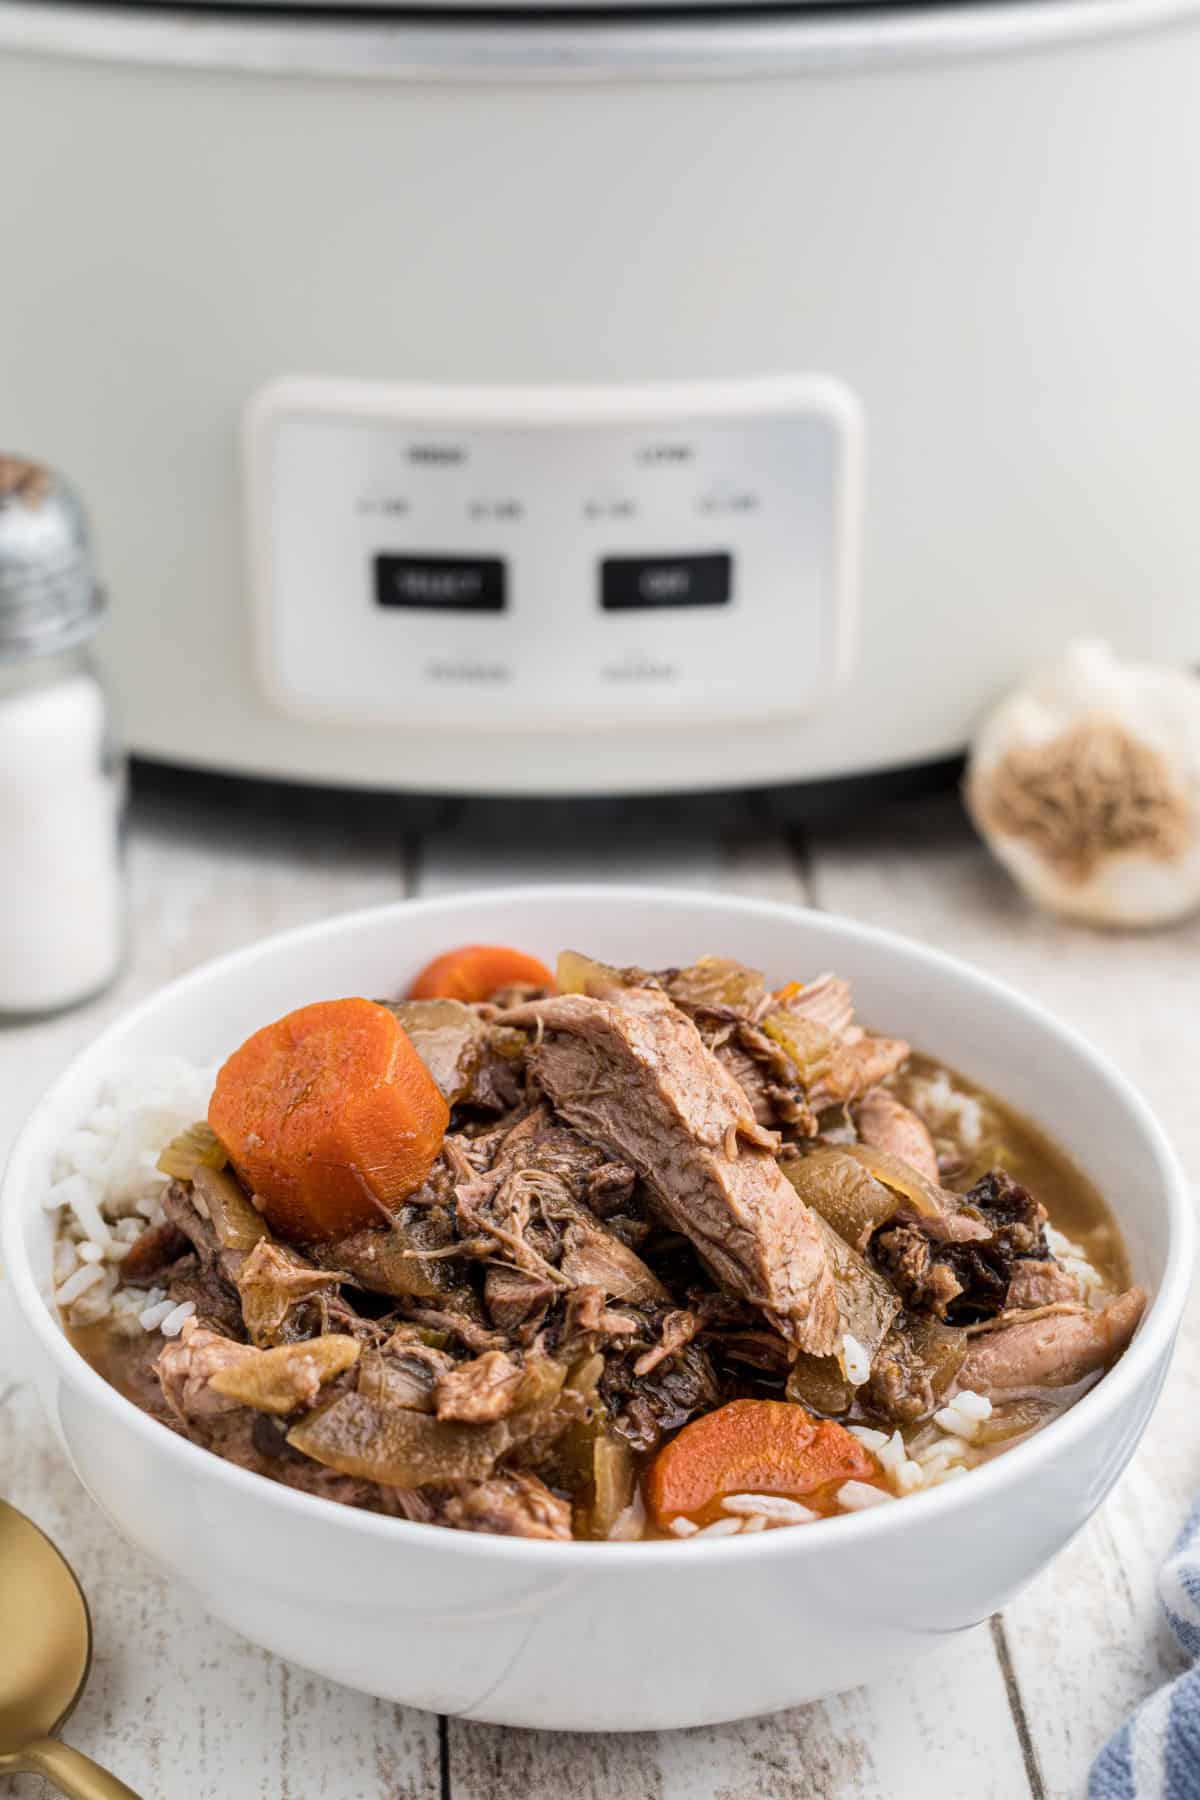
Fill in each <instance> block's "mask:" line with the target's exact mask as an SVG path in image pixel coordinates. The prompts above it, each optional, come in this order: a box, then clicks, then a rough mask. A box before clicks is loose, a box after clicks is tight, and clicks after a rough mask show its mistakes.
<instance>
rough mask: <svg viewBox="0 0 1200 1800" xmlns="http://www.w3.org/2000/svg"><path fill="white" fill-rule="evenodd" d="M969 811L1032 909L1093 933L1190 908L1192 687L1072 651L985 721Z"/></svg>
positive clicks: (974, 755)
mask: <svg viewBox="0 0 1200 1800" xmlns="http://www.w3.org/2000/svg"><path fill="white" fill-rule="evenodd" d="M966 798H967V804H968V806H969V808H970V811H971V815H972V817H973V818H974V820H975V823H976V825H977V826H978V827H979V830H980V832H981V833H982V835H983V837H984V838H985V839H986V841H987V843H988V844H989V845H990V847H991V849H992V850H993V851H994V852H995V853H996V855H997V856H998V857H999V858H1000V860H1001V861H1002V862H1003V863H1004V864H1005V865H1006V866H1007V868H1008V869H1009V870H1010V871H1011V873H1012V874H1013V875H1014V876H1015V878H1016V880H1017V881H1018V882H1019V883H1020V885H1021V886H1022V887H1023V888H1024V889H1025V890H1026V891H1027V892H1028V893H1029V894H1030V895H1031V896H1032V897H1033V898H1034V899H1035V900H1037V901H1038V902H1040V904H1041V905H1043V906H1046V907H1048V908H1050V909H1051V910H1052V911H1054V912H1059V913H1064V914H1066V915H1067V916H1068V917H1070V918H1075V919H1085V920H1087V921H1088V922H1089V923H1090V924H1093V925H1163V924H1166V923H1168V922H1169V921H1170V920H1172V919H1179V918H1182V917H1183V916H1184V915H1185V914H1186V913H1189V912H1193V911H1195V910H1196V909H1197V908H1200V680H1197V679H1196V678H1195V677H1194V676H1192V675H1190V674H1186V673H1184V672H1182V671H1180V670H1178V669H1166V668H1155V667H1153V666H1152V665H1151V664H1148V663H1126V662H1121V661H1118V659H1117V657H1116V656H1114V654H1113V652H1112V650H1111V649H1110V648H1109V647H1108V645H1107V644H1101V643H1091V642H1084V643H1078V644H1073V645H1072V646H1071V647H1070V648H1069V649H1068V650H1067V652H1066V653H1065V655H1063V656H1062V657H1061V658H1060V659H1059V660H1057V661H1055V662H1052V663H1049V664H1047V665H1044V666H1043V667H1042V668H1040V669H1038V670H1037V671H1036V672H1035V673H1034V674H1033V676H1032V677H1031V678H1030V679H1029V680H1028V681H1027V683H1026V684H1025V686H1023V687H1021V688H1018V689H1017V690H1016V692H1014V693H1012V694H1010V695H1009V696H1008V698H1007V699H1005V700H1002V701H1001V703H1000V705H999V706H997V707H996V709H995V711H994V712H992V713H991V714H990V715H989V717H988V718H987V719H986V720H985V721H984V723H983V725H982V727H981V728H980V730H979V732H978V733H977V735H976V738H975V742H974V744H973V745H972V748H971V755H970V759H969V763H968V768H967V780H966Z"/></svg>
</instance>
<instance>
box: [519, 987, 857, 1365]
mask: <svg viewBox="0 0 1200 1800" xmlns="http://www.w3.org/2000/svg"><path fill="white" fill-rule="evenodd" d="M508 1017H509V1020H510V1021H511V1022H512V1023H515V1024H522V1025H525V1026H526V1027H529V1028H534V1029H537V1030H539V1031H540V1032H542V1033H543V1034H544V1035H543V1037H542V1039H541V1041H540V1042H539V1043H536V1044H535V1045H533V1046H532V1047H531V1049H530V1053H529V1061H530V1065H531V1068H532V1070H533V1073H534V1075H535V1076H536V1078H537V1080H538V1082H539V1083H540V1085H541V1086H542V1087H543V1088H544V1089H545V1091H546V1092H547V1093H548V1094H549V1095H550V1098H551V1099H552V1101H553V1102H554V1105H555V1107H556V1109H557V1110H558V1111H559V1112H560V1113H561V1114H562V1116H563V1117H564V1118H565V1119H567V1120H568V1122H569V1123H571V1124H572V1125H574V1126H575V1127H576V1129H577V1130H578V1131H580V1132H582V1133H583V1135H584V1136H586V1137H589V1138H592V1139H593V1140H594V1141H595V1142H597V1143H598V1144H600V1145H602V1146H603V1148H604V1149H605V1150H606V1151H607V1152H608V1154H609V1155H611V1156H614V1157H617V1158H619V1159H621V1160H622V1161H624V1162H627V1163H629V1164H630V1165H631V1166H632V1167H633V1168H635V1169H637V1171H638V1174H639V1175H640V1176H641V1178H642V1180H643V1181H645V1182H646V1184H647V1185H648V1186H649V1187H650V1188H651V1190H652V1191H653V1193H654V1195H655V1197H656V1199H657V1201H658V1203H659V1205H660V1206H661V1207H662V1209H663V1211H664V1212H665V1213H666V1214H667V1215H668V1216H669V1217H670V1219H671V1221H672V1223H673V1224H675V1225H676V1226H677V1227H678V1228H679V1230H680V1231H682V1232H683V1233H684V1234H685V1236H687V1237H688V1238H689V1239H690V1240H691V1242H692V1243H693V1244H694V1245H695V1247H696V1249H697V1251H698V1252H699V1254H700V1256H701V1257H702V1258H703V1259H704V1261H705V1262H706V1263H708V1265H709V1266H710V1267H711V1268H712V1270H713V1272H714V1274H715V1275H716V1277H717V1279H718V1280H720V1281H724V1282H726V1283H728V1285H729V1286H731V1287H733V1288H734V1289H735V1290H736V1291H737V1292H739V1293H741V1294H744V1295H745V1296H746V1297H747V1298H748V1299H750V1300H752V1301H753V1302H754V1303H755V1304H756V1305H758V1306H760V1307H762V1308H763V1310H764V1311H766V1312H767V1313H768V1315H769V1316H770V1317H771V1318H772V1319H773V1320H775V1321H777V1322H778V1324H779V1326H780V1329H781V1330H783V1331H784V1332H785V1334H786V1335H787V1336H789V1337H790V1338H791V1339H792V1340H793V1342H795V1343H796V1344H797V1346H798V1347H800V1348H802V1349H807V1350H811V1351H813V1352H814V1353H816V1354H826V1353H827V1352H829V1351H830V1350H831V1349H832V1347H833V1341H834V1336H835V1333H836V1328H837V1318H838V1314H837V1302H836V1297H835V1294H834V1287H833V1277H832V1274H831V1272H830V1269H829V1264H828V1261H827V1259H826V1256H825V1251H824V1247H823V1245H822V1242H821V1239H820V1237H819V1235H818V1232H817V1229H816V1227H815V1225H814V1224H813V1221H812V1218H811V1216H810V1214H809V1213H808V1210H807V1208H806V1207H805V1206H804V1205H803V1204H802V1203H801V1202H800V1201H799V1199H798V1198H797V1195H796V1193H795V1191H794V1190H793V1188H792V1187H791V1185H790V1183H789V1182H788V1181H787V1180H786V1179H785V1177H784V1176H783V1175H782V1174H781V1173H780V1170H779V1166H778V1164H777V1163H776V1161H775V1158H774V1156H773V1155H772V1154H771V1151H772V1150H773V1149H774V1147H775V1141H774V1140H773V1139H768V1138H766V1137H765V1134H764V1133H763V1132H762V1129H761V1127H759V1126H758V1125H757V1124H756V1122H755V1121H754V1119H753V1118H752V1117H750V1116H749V1112H748V1107H747V1102H746V1097H745V1095H744V1093H743V1092H742V1090H741V1089H740V1088H739V1087H738V1086H737V1084H736V1082H735V1081H734V1080H733V1079H732V1077H731V1076H730V1075H729V1074H728V1073H727V1072H726V1070H724V1069H723V1068H722V1067H721V1065H720V1063H719V1062H718V1061H717V1060H716V1058H715V1057H714V1056H713V1055H712V1053H711V1052H710V1051H709V1050H707V1049H706V1047H705V1045H704V1044H703V1042H702V1041H701V1038H700V1035H699V1033H698V1032H697V1030H696V1028H695V1026H694V1025H693V1024H692V1022H691V1020H690V1019H688V1018H687V1017H686V1016H685V1015H684V1014H683V1013H682V1012H680V1011H679V1009H678V1008H677V1007H675V1006H673V1005H672V1004H671V1002H670V1001H669V1000H667V999H666V998H665V996H664V995H662V994H660V993H655V992H653V991H651V990H646V989H627V990H621V991H618V992H614V993H612V994H610V995H609V997H608V998H607V999H605V1000H594V999H591V998H589V997H587V996H585V995H580V994H571V995H564V996H560V997H559V998H557V999H553V1000H545V1001H539V1002H537V1003H536V1004H535V1005H533V1006H530V1007H525V1008H521V1009H519V1010H518V1011H517V1012H516V1013H510V1014H509V1015H508Z"/></svg>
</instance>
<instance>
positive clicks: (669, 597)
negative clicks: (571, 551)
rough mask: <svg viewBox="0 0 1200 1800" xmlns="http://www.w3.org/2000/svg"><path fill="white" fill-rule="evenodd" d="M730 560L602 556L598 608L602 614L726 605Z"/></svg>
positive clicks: (718, 555)
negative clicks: (659, 608)
mask: <svg viewBox="0 0 1200 1800" xmlns="http://www.w3.org/2000/svg"><path fill="white" fill-rule="evenodd" d="M732 593H733V558H732V556H729V555H727V554H726V552H725V551H723V550H722V551H716V552H713V553H712V554H710V555H706V556H606V557H605V558H604V560H603V561H602V562H601V564H600V605H601V606H602V607H603V609H604V611H605V612H633V611H636V610H640V609H641V608H643V607H651V606H728V604H729V601H730V598H731V596H732Z"/></svg>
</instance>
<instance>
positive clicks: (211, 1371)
mask: <svg viewBox="0 0 1200 1800" xmlns="http://www.w3.org/2000/svg"><path fill="white" fill-rule="evenodd" d="M255 1354H256V1352H255V1351H254V1350H253V1349H252V1348H251V1347H250V1345H249V1344H236V1343H234V1342H233V1341H232V1339H230V1338H227V1337H222V1336H221V1334H220V1333H219V1332H216V1331H209V1330H208V1329H207V1328H206V1327H205V1326H203V1325H197V1323H196V1321H195V1320H194V1319H189V1320H188V1321H187V1323H186V1324H185V1325H184V1327H183V1330H182V1331H181V1332H180V1334H179V1336H178V1337H177V1338H172V1339H168V1340H167V1342H166V1343H165V1344H164V1345H163V1348H162V1350H161V1352H160V1354H159V1357H158V1361H157V1363H156V1364H155V1369H156V1371H157V1374H158V1379H159V1383H160V1385H161V1387H162V1391H163V1393H164V1395H165V1396H166V1398H167V1401H168V1403H169V1404H170V1406H171V1407H172V1408H173V1410H174V1411H175V1413H176V1414H177V1415H178V1416H179V1418H180V1419H182V1420H184V1421H185V1422H188V1421H191V1420H193V1419H211V1418H213V1417H214V1416H215V1415H216V1414H218V1413H228V1412H237V1411H238V1410H239V1409H240V1408H241V1406H242V1402H241V1401H240V1400H232V1399H229V1398H228V1397H227V1396H226V1395H225V1394H218V1393H217V1392H216V1391H215V1390H214V1389H213V1388H211V1387H210V1386H209V1382H210V1380H211V1378H212V1377H213V1376H214V1375H215V1374H217V1372H218V1371H219V1370H221V1369H228V1368H231V1367H233V1366H234V1365H235V1364H237V1363H243V1362H246V1361H247V1360H249V1361H253V1359H254V1356H255Z"/></svg>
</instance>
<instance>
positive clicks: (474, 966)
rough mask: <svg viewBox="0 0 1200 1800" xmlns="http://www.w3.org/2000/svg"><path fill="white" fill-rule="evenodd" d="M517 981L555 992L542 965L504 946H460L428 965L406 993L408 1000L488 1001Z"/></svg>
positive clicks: (436, 957)
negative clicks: (501, 989)
mask: <svg viewBox="0 0 1200 1800" xmlns="http://www.w3.org/2000/svg"><path fill="white" fill-rule="evenodd" d="M517 982H521V983H523V984H527V985H528V986H530V987H539V988H549V989H550V991H551V992H553V991H554V977H553V975H552V974H551V973H550V971H549V969H548V968H547V967H546V965H545V963H541V962H539V961H538V959H537V957H536V956H526V954H525V952H524V951H523V950H512V949H510V948H509V947H508V945H506V944H463V945H461V946H460V947H459V948H458V949H457V950H447V951H446V953H445V955H444V956H435V957H434V959H433V961H432V962H431V963H427V964H426V966H425V967H424V968H423V969H422V970H421V973H420V974H419V975H418V976H417V979H416V980H415V981H414V982H413V984H412V986H411V988H410V989H409V990H408V997H409V999H410V1000H489V999H490V998H491V996H492V995H493V994H494V993H496V992H497V991H498V990H499V989H500V988H506V987H512V986H514V985H515V984H516V983H517Z"/></svg>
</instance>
